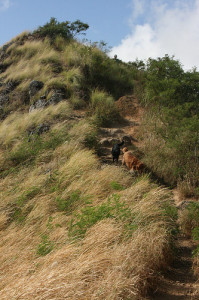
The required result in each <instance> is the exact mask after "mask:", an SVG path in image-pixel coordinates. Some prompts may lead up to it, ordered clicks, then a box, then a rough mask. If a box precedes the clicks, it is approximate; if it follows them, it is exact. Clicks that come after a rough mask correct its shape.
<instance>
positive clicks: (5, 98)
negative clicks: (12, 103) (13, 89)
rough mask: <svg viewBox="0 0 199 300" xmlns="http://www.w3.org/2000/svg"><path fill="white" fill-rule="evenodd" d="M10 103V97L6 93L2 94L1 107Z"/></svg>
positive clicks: (0, 96)
mask: <svg viewBox="0 0 199 300" xmlns="http://www.w3.org/2000/svg"><path fill="white" fill-rule="evenodd" d="M8 102H9V96H8V95H6V94H4V93H1V94H0V105H4V104H7V103H8Z"/></svg>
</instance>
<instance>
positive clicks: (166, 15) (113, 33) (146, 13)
mask: <svg viewBox="0 0 199 300" xmlns="http://www.w3.org/2000/svg"><path fill="white" fill-rule="evenodd" d="M51 17H55V18H57V20H58V21H66V20H68V21H75V20H77V19H80V20H81V21H82V22H86V23H88V24H89V26H90V28H89V30H88V31H87V34H86V38H87V39H88V40H91V41H92V42H94V41H101V40H103V41H105V42H106V43H107V45H108V46H110V47H112V50H111V52H110V56H114V55H115V54H117V56H118V58H120V59H122V60H123V61H134V60H135V59H136V58H138V59H142V60H146V59H148V58H149V57H153V58H156V57H162V56H164V55H165V54H169V55H174V56H175V58H176V59H179V60H180V62H181V63H182V65H183V66H184V68H185V69H191V68H193V67H194V66H196V67H197V68H199V51H198V49H199V0H0V45H3V44H4V43H6V42H8V41H9V40H10V39H11V38H13V37H15V36H16V35H18V34H20V33H21V32H23V31H25V30H30V31H31V30H34V29H36V28H37V27H38V26H40V25H43V24H45V23H46V22H47V21H49V20H50V18H51Z"/></svg>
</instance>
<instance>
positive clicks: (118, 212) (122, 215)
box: [69, 194, 137, 238]
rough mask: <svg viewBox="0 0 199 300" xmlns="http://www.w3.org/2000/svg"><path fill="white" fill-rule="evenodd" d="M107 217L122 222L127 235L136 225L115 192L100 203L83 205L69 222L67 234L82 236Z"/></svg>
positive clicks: (126, 207)
mask: <svg viewBox="0 0 199 300" xmlns="http://www.w3.org/2000/svg"><path fill="white" fill-rule="evenodd" d="M107 218H114V219H116V220H118V221H121V222H123V223H124V226H125V227H126V229H128V235H129V234H130V232H131V231H132V230H134V229H136V227H137V226H136V224H134V223H133V220H134V218H133V214H132V212H131V210H130V209H129V208H128V206H127V205H126V204H125V202H122V201H120V196H118V195H117V194H115V195H112V196H111V197H109V198H108V200H107V201H106V202H104V203H102V204H101V205H98V206H92V205H88V206H85V207H84V208H83V209H82V210H81V212H80V213H79V214H75V215H74V218H72V220H71V221H70V223H69V236H70V237H73V238H83V237H84V235H85V233H86V231H87V230H88V229H89V228H90V227H91V226H93V225H94V224H96V223H97V222H99V221H101V220H104V219H107Z"/></svg>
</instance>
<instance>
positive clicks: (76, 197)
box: [55, 190, 81, 213]
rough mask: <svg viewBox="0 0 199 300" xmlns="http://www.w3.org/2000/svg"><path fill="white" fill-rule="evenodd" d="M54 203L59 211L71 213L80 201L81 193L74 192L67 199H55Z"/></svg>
mask: <svg viewBox="0 0 199 300" xmlns="http://www.w3.org/2000/svg"><path fill="white" fill-rule="evenodd" d="M55 201H56V203H57V207H58V209H59V210H60V211H65V212H67V213H71V212H72V211H73V210H74V209H75V208H76V207H77V205H78V204H79V202H80V201H81V192H80V191H79V190H77V191H74V192H72V193H71V194H70V195H69V196H68V197H67V198H65V199H63V198H61V197H57V198H56V199H55Z"/></svg>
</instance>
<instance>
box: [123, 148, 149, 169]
mask: <svg viewBox="0 0 199 300" xmlns="http://www.w3.org/2000/svg"><path fill="white" fill-rule="evenodd" d="M122 152H123V153H124V155H123V159H122V165H124V164H126V166H127V167H128V168H129V169H130V170H136V171H138V172H139V171H141V170H142V169H143V168H144V165H143V163H142V162H141V161H140V160H139V159H137V157H135V156H134V155H133V154H132V152H130V151H128V149H127V148H126V147H124V148H123V149H122Z"/></svg>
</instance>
